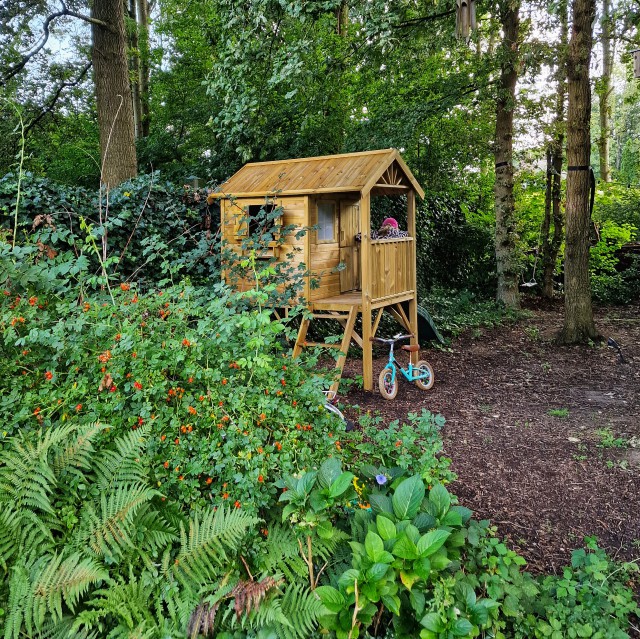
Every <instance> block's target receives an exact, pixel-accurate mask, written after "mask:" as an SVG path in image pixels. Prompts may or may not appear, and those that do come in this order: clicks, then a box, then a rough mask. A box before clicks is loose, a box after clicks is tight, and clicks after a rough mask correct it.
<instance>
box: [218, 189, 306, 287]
mask: <svg viewBox="0 0 640 639" xmlns="http://www.w3.org/2000/svg"><path fill="white" fill-rule="evenodd" d="M306 200H307V196H303V195H298V196H292V197H281V198H277V199H276V200H274V203H275V204H276V205H278V206H282V208H283V216H282V224H283V226H289V225H293V226H294V227H295V228H294V230H293V231H292V232H291V233H289V234H288V235H287V236H286V237H285V241H284V242H283V243H282V244H281V245H280V246H279V248H278V261H286V262H287V263H288V264H289V265H290V266H292V267H296V266H298V265H299V264H302V263H306V261H307V260H306V255H305V238H304V237H301V238H296V233H297V232H298V231H299V230H300V229H301V228H303V227H304V226H306V225H307V221H306V215H307V213H306ZM264 203H265V198H264V197H262V198H238V199H236V200H235V201H233V202H231V201H229V200H222V201H221V207H220V215H221V221H222V240H223V242H224V243H226V245H227V246H228V247H229V248H231V249H232V250H235V251H237V253H238V257H239V258H240V257H241V248H240V247H241V244H242V240H243V239H244V235H243V225H242V224H241V220H242V217H243V215H244V213H243V209H244V207H246V206H250V205H255V204H257V205H262V204H264ZM223 278H224V279H225V281H226V279H227V278H226V275H225V274H224V272H223ZM252 286H253V282H248V281H245V282H240V283H238V285H237V288H238V289H239V290H247V289H248V288H250V287H252Z"/></svg>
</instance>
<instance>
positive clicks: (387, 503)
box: [369, 493, 393, 515]
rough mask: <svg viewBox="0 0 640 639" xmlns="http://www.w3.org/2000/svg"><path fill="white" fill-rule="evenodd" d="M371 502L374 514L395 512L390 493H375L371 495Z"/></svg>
mask: <svg viewBox="0 0 640 639" xmlns="http://www.w3.org/2000/svg"><path fill="white" fill-rule="evenodd" d="M369 504H370V505H371V510H372V512H373V514H374V515H377V514H380V513H388V514H389V515H392V514H393V504H392V503H391V497H389V496H388V495H380V494H376V493H373V494H371V495H369Z"/></svg>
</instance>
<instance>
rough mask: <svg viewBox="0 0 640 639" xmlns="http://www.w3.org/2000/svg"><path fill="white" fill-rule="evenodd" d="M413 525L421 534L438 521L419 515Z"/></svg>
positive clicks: (427, 514)
mask: <svg viewBox="0 0 640 639" xmlns="http://www.w3.org/2000/svg"><path fill="white" fill-rule="evenodd" d="M285 494H286V493H285ZM412 523H413V525H414V526H415V527H416V528H417V529H418V530H419V531H420V532H426V531H427V530H430V529H431V528H435V527H436V523H437V521H436V518H435V517H434V516H433V515H430V514H429V513H418V514H417V515H416V516H415V518H414V520H413V522H412Z"/></svg>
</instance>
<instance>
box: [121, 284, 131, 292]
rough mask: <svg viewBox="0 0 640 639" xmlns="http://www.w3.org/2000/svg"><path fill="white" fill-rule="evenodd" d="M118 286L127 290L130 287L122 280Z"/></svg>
mask: <svg viewBox="0 0 640 639" xmlns="http://www.w3.org/2000/svg"><path fill="white" fill-rule="evenodd" d="M120 288H121V289H122V290H123V291H128V290H129V289H130V288H131V286H130V285H129V284H127V283H126V282H122V284H120Z"/></svg>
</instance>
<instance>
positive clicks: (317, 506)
mask: <svg viewBox="0 0 640 639" xmlns="http://www.w3.org/2000/svg"><path fill="white" fill-rule="evenodd" d="M284 494H285V495H286V494H287V493H284ZM309 505H310V506H311V508H313V510H315V511H316V512H321V511H323V510H326V509H327V508H328V506H329V502H328V501H327V500H326V498H325V497H324V495H323V494H322V493H321V492H320V491H319V490H313V491H312V492H311V495H310V496H309Z"/></svg>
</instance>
